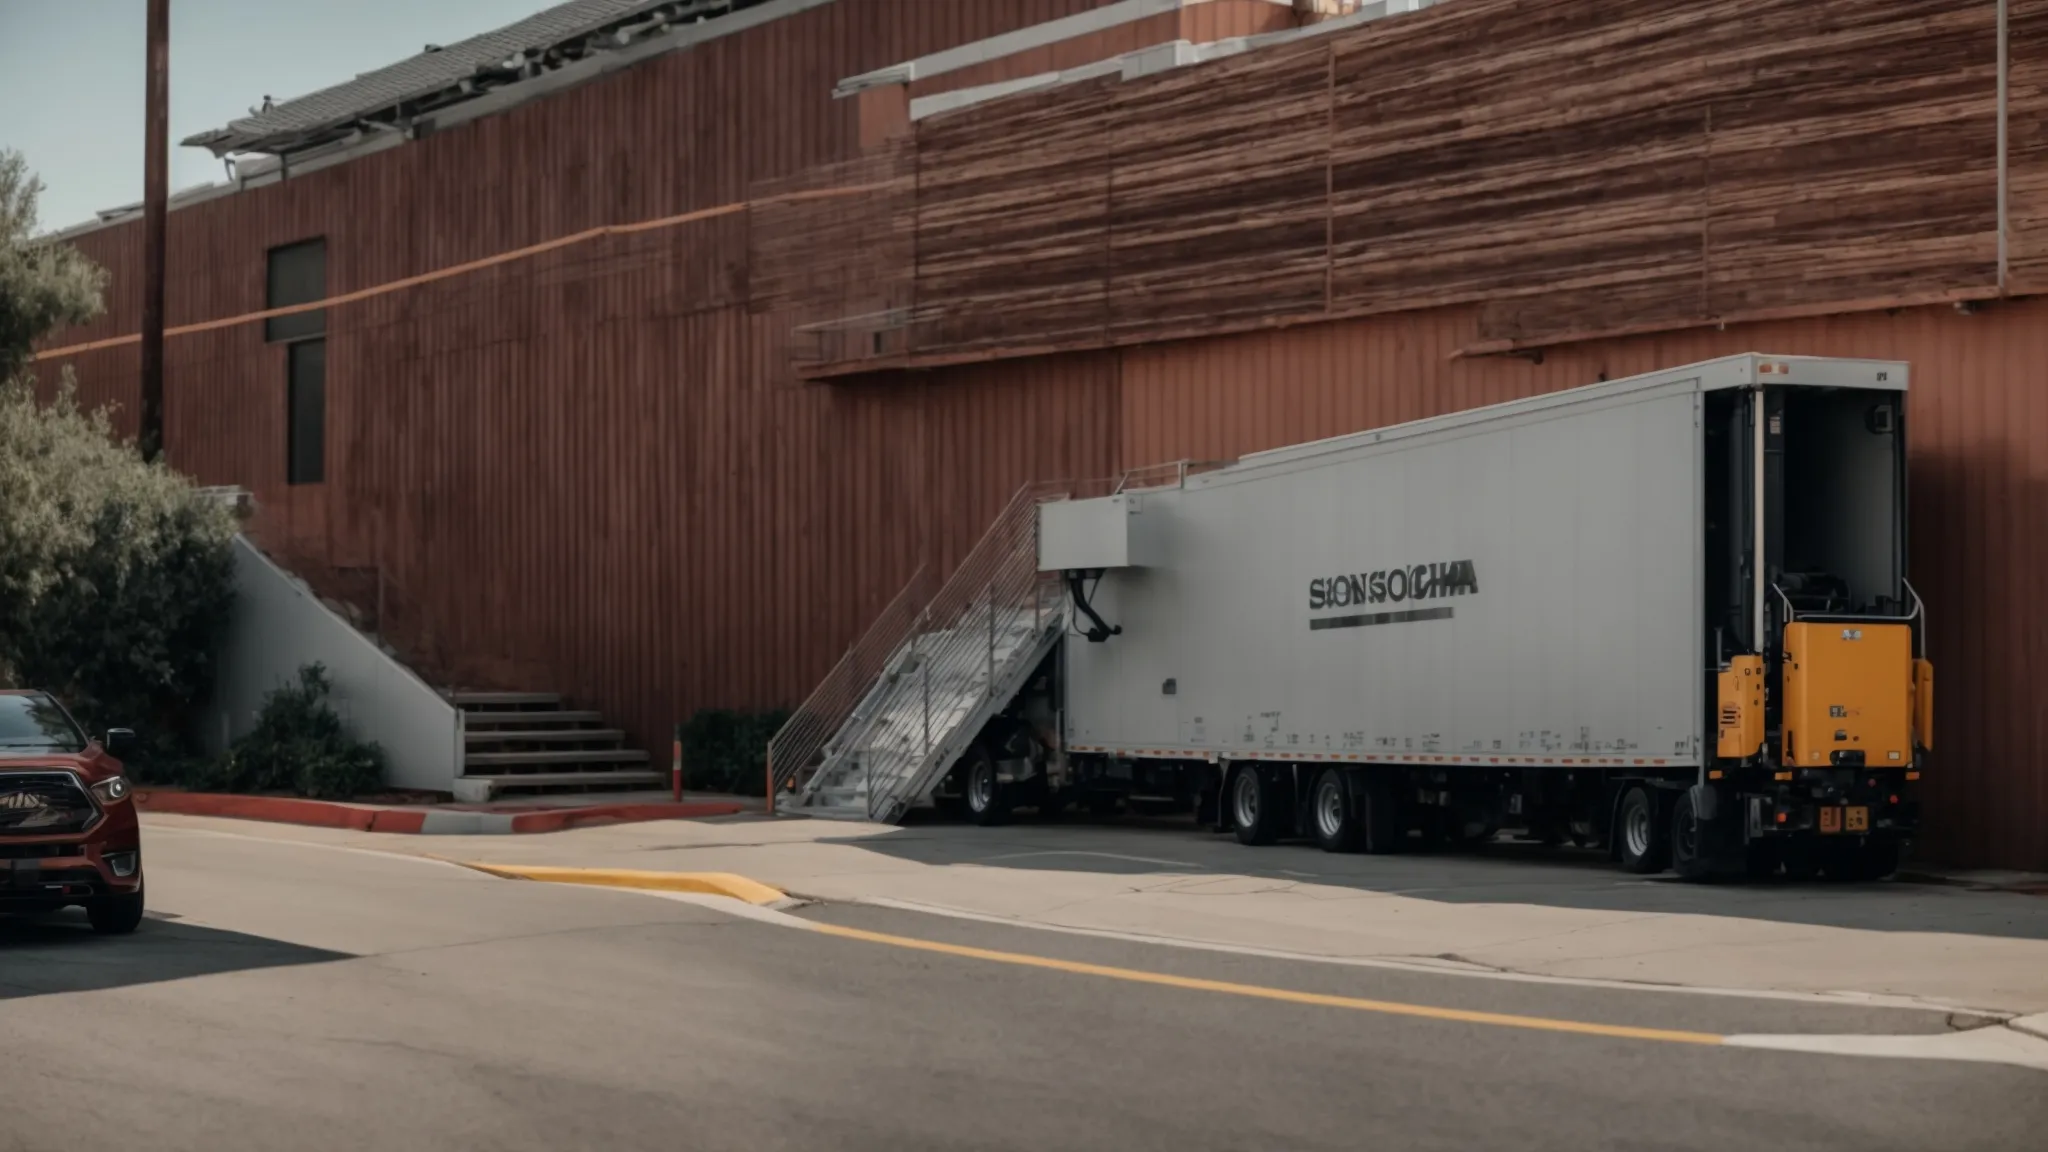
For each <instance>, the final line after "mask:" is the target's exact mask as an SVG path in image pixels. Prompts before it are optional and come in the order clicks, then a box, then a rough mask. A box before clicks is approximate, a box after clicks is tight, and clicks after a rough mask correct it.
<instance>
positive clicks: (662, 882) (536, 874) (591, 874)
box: [461, 861, 789, 907]
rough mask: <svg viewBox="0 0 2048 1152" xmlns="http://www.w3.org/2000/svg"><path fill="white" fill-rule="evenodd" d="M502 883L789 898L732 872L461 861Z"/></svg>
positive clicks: (751, 899) (761, 900)
mask: <svg viewBox="0 0 2048 1152" xmlns="http://www.w3.org/2000/svg"><path fill="white" fill-rule="evenodd" d="M461 863H462V866H463V867H465V868H474V869H475V870H477V871H478V872H482V873H484V874H486V875H490V876H496V877H498V878H500V879H503V880H536V881H540V882H541V883H546V884H587V885H591V886H593V887H598V888H636V889H639V890H641V891H645V892H692V893H696V894H698V895H701V896H727V897H730V898H732V899H734V900H740V901H744V902H745V903H748V904H754V905H758V906H762V907H766V906H767V905H770V904H780V903H782V902H783V901H785V900H788V899H789V895H788V893H785V892H783V891H782V890H781V889H779V888H771V887H769V886H768V885H766V884H763V883H761V882H760V881H758V880H749V879H747V878H746V877H745V876H740V875H736V874H734V873H731V872H636V871H632V870H630V869H625V868H541V867H528V866H525V865H519V864H479V863H475V862H472V861H462V862H461Z"/></svg>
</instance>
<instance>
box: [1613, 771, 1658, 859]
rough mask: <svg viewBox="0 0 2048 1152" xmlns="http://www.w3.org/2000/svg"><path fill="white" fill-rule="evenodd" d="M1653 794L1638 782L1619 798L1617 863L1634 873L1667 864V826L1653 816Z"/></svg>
mask: <svg viewBox="0 0 2048 1152" xmlns="http://www.w3.org/2000/svg"><path fill="white" fill-rule="evenodd" d="M1658 807H1659V805H1658V803H1657V794H1656V792H1655V791H1653V790H1652V789H1651V788H1650V787H1649V786H1648V785H1646V784H1638V785H1636V786H1635V787H1633V788H1630V789H1629V790H1628V795H1626V796H1623V797H1622V798H1621V811H1620V812H1619V814H1618V815H1617V816H1616V817H1615V829H1614V838H1615V842H1616V844H1617V845H1618V846H1619V847H1620V848H1621V866H1622V868H1623V869H1624V870H1626V871H1629V872H1633V873H1635V874H1636V875H1638V876H1647V875H1650V874H1652V873H1656V872H1662V871H1663V870H1664V869H1665V868H1666V867H1668V866H1669V865H1670V863H1671V834H1670V825H1669V824H1668V823H1667V822H1666V821H1663V820H1660V819H1658V818H1657V809H1658Z"/></svg>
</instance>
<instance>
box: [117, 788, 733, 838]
mask: <svg viewBox="0 0 2048 1152" xmlns="http://www.w3.org/2000/svg"><path fill="white" fill-rule="evenodd" d="M135 804H136V806H137V807H139V808H141V809H142V810H143V811H145V812H168V813H173V814H176V815H180V816H226V817H229V818H231V819H235V820H262V821H267V822H269V823H272V824H308V825H312V826H313V827H316V828H342V829H347V830H349V831H352V832H418V831H420V829H421V828H422V827H423V826H424V825H425V824H426V821H427V813H428V812H429V811H430V810H431V809H427V808H360V807H356V806H354V805H350V804H336V803H332V802H330V801H326V800H299V799H295V798H292V797H288V796H233V795H226V794H223V793H218V792H153V791H148V790H143V789H137V790H136V793H135ZM745 810H746V809H745V808H744V807H743V806H742V805H739V804H726V803H718V802H710V801H707V802H700V803H693V804H672V803H666V802H664V803H659V804H604V805H599V806H596V807H591V808H560V809H550V810H547V811H542V812H517V813H504V814H505V815H509V816H511V818H512V820H511V831H513V832H560V831H562V830H563V829H565V828H575V827H578V826H580V825H585V824H625V823H634V822H644V821H649V820H701V819H703V818H704V817H707V816H733V815H737V814H739V813H740V812H743V811H745ZM451 811H467V812H475V811H489V809H477V808H464V809H451Z"/></svg>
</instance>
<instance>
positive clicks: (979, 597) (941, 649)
mask: <svg viewBox="0 0 2048 1152" xmlns="http://www.w3.org/2000/svg"><path fill="white" fill-rule="evenodd" d="M1071 490H1072V485H1071V484H1067V483H1064V482H1049V483H1033V484H1026V485H1024V486H1023V487H1021V488H1019V489H1018V490H1017V493H1016V495H1015V496H1013V497H1012V498H1011V500H1010V502H1009V504H1008V505H1007V506H1006V507H1005V508H1004V509H1003V511H1002V513H1001V514H1000V515H998V516H997V517H996V518H995V520H994V522H993V523H991V524H990V525H989V527H988V529H987V530H986V531H985V532H984V533H983V534H982V537H981V539H980V540H979V541H978V542H976V544H975V546H974V548H973V549H971V550H970V551H969V552H968V553H967V555H966V556H965V557H963V558H962V559H961V561H960V563H959V565H957V566H956V567H955V568H954V570H953V574H952V575H951V576H950V577H948V578H947V579H946V581H945V583H944V584H942V585H941V586H940V588H939V590H938V592H937V593H936V594H934V595H933V597H932V600H931V603H930V605H929V606H928V609H927V611H926V613H925V614H924V617H923V619H924V626H925V632H924V635H926V636H929V637H931V638H932V639H933V642H932V643H931V644H930V645H929V646H927V647H925V648H924V649H923V650H922V651H921V652H920V654H919V664H920V674H921V675H925V676H929V677H934V678H937V677H944V678H946V679H948V680H950V681H953V682H956V683H957V682H961V681H964V682H969V683H971V682H973V681H974V680H975V679H977V678H979V679H981V681H982V686H981V687H982V691H983V692H984V693H993V692H994V691H995V687H996V676H997V669H996V661H995V652H994V649H995V628H996V626H997V618H998V615H999V614H1002V613H1007V612H1009V611H1013V610H1020V609H1022V608H1023V607H1024V606H1026V605H1030V604H1032V603H1034V600H1035V597H1036V595H1037V593H1038V591H1039V589H1040V587H1041V584H1042V580H1041V577H1040V574H1039V571H1038V506H1039V505H1040V504H1042V503H1044V502H1045V501H1047V500H1048V499H1058V498H1059V497H1061V496H1063V495H1067V494H1070V492H1071ZM1040 609H1041V612H1042V609H1043V604H1042V603H1040ZM1037 619H1038V620H1039V622H1040V623H1043V621H1044V619H1045V617H1044V616H1043V615H1039V616H1038V617H1037ZM923 707H924V710H925V716H924V723H925V725H926V726H927V727H929V726H930V725H931V722H932V717H931V714H930V710H931V697H930V694H929V693H926V694H925V697H924V704H923ZM945 746H946V745H945V741H944V739H943V738H942V739H940V740H939V741H935V742H931V743H930V744H929V745H928V746H926V747H925V748H924V750H923V754H922V756H921V757H920V759H919V763H920V766H924V767H928V766H929V760H930V757H931V756H932V755H933V754H934V753H936V752H938V751H940V750H941V749H943V748H944V747H945ZM919 775H920V773H919V772H917V771H911V772H907V773H904V774H902V775H899V776H897V777H895V778H893V779H884V780H881V781H878V782H875V781H871V782H870V794H869V796H868V805H869V809H870V811H880V812H892V811H894V810H895V809H896V807H897V806H898V804H899V803H900V802H902V801H904V800H906V799H911V798H910V797H906V796H905V795H904V793H906V792H908V791H910V790H912V789H914V788H915V787H917V785H918V783H919ZM877 787H879V792H878V791H876V789H877Z"/></svg>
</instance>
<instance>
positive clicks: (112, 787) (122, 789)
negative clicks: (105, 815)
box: [92, 776, 128, 804]
mask: <svg viewBox="0 0 2048 1152" xmlns="http://www.w3.org/2000/svg"><path fill="white" fill-rule="evenodd" d="M92 794H93V795H95V796H97V797H99V798H100V803H102V804H118V803H120V802H121V801H123V800H126V799H127V798H128V778H127V777H126V776H110V777H108V778H107V779H105V780H102V781H100V782H99V783H97V784H95V785H93V786H92Z"/></svg>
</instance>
